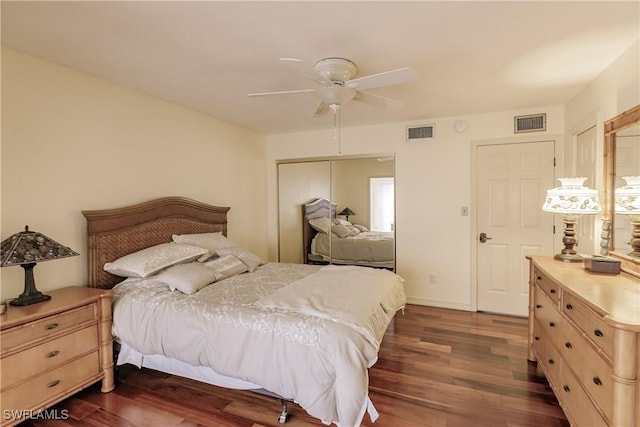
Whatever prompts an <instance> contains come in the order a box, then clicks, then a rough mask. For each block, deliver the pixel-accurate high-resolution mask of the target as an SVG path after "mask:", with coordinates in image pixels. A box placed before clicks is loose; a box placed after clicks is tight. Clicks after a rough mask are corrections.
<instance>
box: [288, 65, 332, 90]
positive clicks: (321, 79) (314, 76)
mask: <svg viewBox="0 0 640 427" xmlns="http://www.w3.org/2000/svg"><path fill="white" fill-rule="evenodd" d="M280 61H282V62H285V63H286V64H287V65H288V66H289V67H290V68H291V69H292V70H294V71H295V72H297V73H298V74H301V75H303V76H304V77H306V78H308V79H310V80H313V81H314V82H316V83H318V84H321V85H327V84H331V85H332V84H334V83H333V82H332V81H331V80H329V79H328V78H326V77H325V76H323V75H321V74H318V73H316V71H315V70H314V69H313V67H311V66H310V65H309V64H307V63H306V62H304V61H303V60H302V59H298V58H280Z"/></svg>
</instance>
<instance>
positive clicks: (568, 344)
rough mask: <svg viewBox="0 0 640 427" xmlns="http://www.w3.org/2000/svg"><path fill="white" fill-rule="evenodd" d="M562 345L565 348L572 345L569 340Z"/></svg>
mask: <svg viewBox="0 0 640 427" xmlns="http://www.w3.org/2000/svg"><path fill="white" fill-rule="evenodd" d="M564 346H565V347H567V348H572V347H573V346H572V345H571V343H570V342H566V343H564Z"/></svg>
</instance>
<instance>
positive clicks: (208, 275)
mask: <svg viewBox="0 0 640 427" xmlns="http://www.w3.org/2000/svg"><path fill="white" fill-rule="evenodd" d="M158 280H159V281H160V282H162V283H166V284H167V285H169V289H171V290H172V291H175V290H176V289H177V290H179V291H180V292H182V293H183V294H188V295H191V294H193V293H195V292H197V291H198V290H200V289H202V288H204V287H205V286H207V285H208V284H209V283H213V282H215V281H216V275H215V274H214V272H213V270H211V269H210V268H207V267H205V266H203V265H202V264H198V263H189V264H178V265H174V266H173V267H169V268H168V269H166V270H165V271H163V272H162V273H160V274H159V275H158Z"/></svg>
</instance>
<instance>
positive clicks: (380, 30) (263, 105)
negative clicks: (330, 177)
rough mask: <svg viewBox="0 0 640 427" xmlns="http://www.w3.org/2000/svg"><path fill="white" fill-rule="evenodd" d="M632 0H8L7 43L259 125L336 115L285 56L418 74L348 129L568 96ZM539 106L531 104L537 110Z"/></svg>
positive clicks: (345, 117) (622, 23)
mask: <svg viewBox="0 0 640 427" xmlns="http://www.w3.org/2000/svg"><path fill="white" fill-rule="evenodd" d="M639 22H640V2H638V1H624V2H614V1H584V2H582V1H569V2H555V1H532V2H525V1H510V2H485V1H471V2H461V1H441V2H435V1H412V2H399V1H354V2H345V1H338V2H330V1H319V2H312V1H292V2H273V1H257V2H246V1H228V2H223V1H193V2H191V1H172V2H151V1H135V2H128V1H124V2H115V1H112V2H109V1H105V2H82V1H81V2H77V1H70V2H31V1H24V2H21V1H16V2H8V1H2V44H3V45H5V46H7V47H10V48H13V49H15V50H19V51H23V52H26V53H29V54H32V55H35V56H39V57H42V58H44V59H47V60H50V61H53V62H56V63H60V64H63V65H66V66H68V67H71V68H74V69H77V70H80V71H83V72H86V73H89V74H92V75H94V76H97V77H100V78H103V79H105V80H109V81H112V82H115V83H118V84H121V85H123V86H127V87H130V88H134V89H136V90H139V91H141V92H144V93H147V94H151V95H153V96H156V97H159V98H162V99H165V100H169V101H172V102H175V103H177V104H181V105H183V106H186V107H189V108H192V109H195V110H198V111H201V112H204V113H206V114H209V115H211V116H214V117H216V118H219V119H222V120H225V121H228V122H231V123H234V124H237V125H239V126H242V127H244V128H247V129H252V130H255V131H257V132H261V133H265V134H273V133H282V132H291V131H302V130H309V129H318V128H327V127H331V126H333V118H332V117H331V115H327V116H324V117H321V118H312V115H313V113H314V111H315V109H316V106H317V102H318V100H317V99H316V98H315V96H314V95H313V94H309V93H303V94H295V95H281V96H273V97H260V98H250V97H247V93H251V92H263V91H280V90H292V89H303V88H316V87H317V84H316V83H314V82H313V81H311V80H309V79H307V78H305V77H303V76H301V75H299V74H297V73H295V72H294V71H293V70H291V69H290V68H289V67H286V66H285V64H283V63H281V62H280V61H279V60H278V58H280V57H294V58H300V59H302V60H304V61H305V62H307V63H309V64H313V63H314V62H315V61H317V60H319V59H321V58H325V57H344V58H349V59H351V60H352V61H354V62H355V63H356V64H357V66H358V73H357V75H356V77H360V76H364V75H369V74H375V73H379V72H383V71H387V70H391V69H396V68H401V67H405V66H408V67H411V68H413V69H414V70H415V71H416V72H417V73H418V74H419V76H420V79H419V80H418V81H416V82H413V83H407V84H402V85H397V86H393V87H386V88H379V89H372V90H370V92H372V93H375V94H378V95H382V96H386V97H390V98H394V99H398V100H402V101H404V102H405V106H404V108H402V109H401V110H398V111H386V110H382V109H378V108H375V107H372V106H370V105H367V104H363V103H359V102H357V101H353V102H351V103H349V104H347V105H345V106H344V107H343V109H342V115H341V123H342V126H353V125H364V124H371V123H380V122H389V121H411V120H420V119H427V118H435V117H442V116H461V115H467V114H472V113H482V112H491V111H502V110H511V109H535V108H536V107H541V106H549V105H558V104H564V103H565V102H566V101H568V100H569V99H571V98H572V97H573V96H574V95H575V94H576V93H578V92H579V91H580V89H581V88H583V87H584V86H585V84H587V83H588V82H589V81H590V80H592V79H593V78H595V77H596V76H597V75H598V74H599V73H600V72H601V71H602V70H603V69H604V68H606V67H607V66H608V65H609V64H610V63H611V62H613V61H614V60H615V58H617V57H618V56H619V55H620V54H621V53H622V52H624V51H625V50H626V49H627V48H628V47H630V46H631V45H632V44H633V43H634V42H635V41H636V40H637V39H638V38H639V37H640V25H639ZM534 112H537V111H534Z"/></svg>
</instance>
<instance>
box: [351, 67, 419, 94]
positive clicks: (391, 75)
mask: <svg viewBox="0 0 640 427" xmlns="http://www.w3.org/2000/svg"><path fill="white" fill-rule="evenodd" d="M415 80H418V73H416V72H415V71H413V69H411V68H409V67H404V68H398V69H397V70H391V71H385V72H383V73H378V74H371V75H369V76H364V77H359V78H357V79H352V80H349V81H348V82H346V83H345V86H348V87H351V88H353V89H356V90H362V89H373V88H376V87H382V86H392V85H397V84H401V83H409V82H412V81H415Z"/></svg>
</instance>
